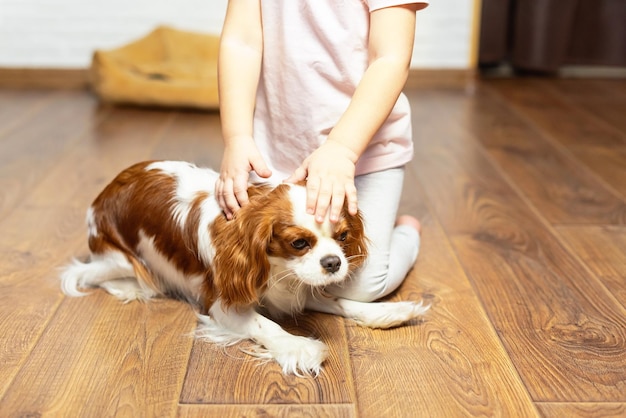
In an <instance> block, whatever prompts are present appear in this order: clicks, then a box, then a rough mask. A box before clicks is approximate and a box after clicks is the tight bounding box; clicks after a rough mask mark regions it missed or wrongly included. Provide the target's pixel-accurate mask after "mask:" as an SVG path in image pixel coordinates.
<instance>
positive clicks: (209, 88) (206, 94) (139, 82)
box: [90, 26, 219, 109]
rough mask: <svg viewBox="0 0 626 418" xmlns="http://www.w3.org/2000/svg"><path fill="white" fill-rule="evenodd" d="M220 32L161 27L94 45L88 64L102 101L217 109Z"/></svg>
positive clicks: (94, 87)
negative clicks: (108, 45) (114, 44)
mask: <svg viewBox="0 0 626 418" xmlns="http://www.w3.org/2000/svg"><path fill="white" fill-rule="evenodd" d="M218 47H219V37H218V36H213V35H206V34H200V33H193V32H188V31H182V30H178V29H174V28H171V27H167V26H161V27H158V28H156V29H155V30H154V31H152V32H151V33H149V34H148V35H147V36H145V37H143V38H141V39H138V40H136V41H134V42H131V43H130V44H128V45H125V46H122V47H121V48H117V49H113V50H106V51H105V50H97V51H95V53H94V55H93V60H92V64H91V68H90V75H91V83H92V87H93V90H94V92H95V93H96V94H97V96H98V97H99V98H100V99H101V100H102V101H104V102H109V103H126V104H136V105H145V106H160V107H188V108H199V109H217V108H218V106H219V103H218V95H217V55H218Z"/></svg>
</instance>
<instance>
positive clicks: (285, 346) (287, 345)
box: [250, 335, 328, 377]
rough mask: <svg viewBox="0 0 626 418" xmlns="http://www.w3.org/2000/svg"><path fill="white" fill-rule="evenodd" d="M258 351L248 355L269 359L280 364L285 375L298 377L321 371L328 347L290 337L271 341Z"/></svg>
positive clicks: (317, 373) (312, 340)
mask: <svg viewBox="0 0 626 418" xmlns="http://www.w3.org/2000/svg"><path fill="white" fill-rule="evenodd" d="M260 350H261V351H264V353H263V354H261V353H259V352H258V351H257V352H255V353H250V354H253V355H257V356H260V357H267V358H269V357H271V358H273V359H274V360H276V361H277V362H278V364H280V366H281V367H282V369H283V373H285V374H294V375H296V376H299V377H304V376H311V375H312V376H317V375H319V374H320V371H321V370H322V363H323V362H324V360H326V357H328V347H327V346H326V344H324V343H323V342H321V341H318V340H315V339H313V338H307V337H299V336H295V335H290V336H288V337H279V338H275V339H273V341H272V342H271V343H267V344H265V346H264V347H263V348H261V349H260Z"/></svg>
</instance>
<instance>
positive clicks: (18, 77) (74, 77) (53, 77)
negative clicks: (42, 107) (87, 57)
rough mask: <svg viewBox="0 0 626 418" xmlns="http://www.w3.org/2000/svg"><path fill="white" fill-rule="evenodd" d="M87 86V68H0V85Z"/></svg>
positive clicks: (60, 87)
mask: <svg viewBox="0 0 626 418" xmlns="http://www.w3.org/2000/svg"><path fill="white" fill-rule="evenodd" d="M88 86H89V72H88V70H87V69H82V68H80V69H65V68H64V69H52V68H0V87H5V88H6V87H9V88H24V89H26V88H43V89H85V88H87V87H88Z"/></svg>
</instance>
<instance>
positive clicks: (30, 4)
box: [0, 0, 478, 68]
mask: <svg viewBox="0 0 626 418" xmlns="http://www.w3.org/2000/svg"><path fill="white" fill-rule="evenodd" d="M286 1H288V0H286ZM312 1H314V0H312ZM473 1H478V0H431V2H432V4H431V5H430V6H429V7H428V8H427V9H425V10H422V11H420V12H419V13H418V23H417V33H416V42H415V51H414V59H413V67H415V68H420V67H421V68H467V67H468V66H469V64H470V37H471V27H472V22H471V18H472V13H471V11H472V2H473ZM226 4H227V0H0V67H27V68H28V67H43V68H84V67H87V66H88V65H89V62H90V60H91V55H92V52H93V50H94V49H97V48H104V49H106V48H114V47H117V46H120V45H123V44H125V43H127V42H129V41H131V40H133V39H136V38H139V37H141V36H143V35H145V34H146V33H148V32H149V31H150V30H152V29H153V28H154V27H155V26H157V25H160V24H169V25H172V26H175V27H177V28H180V29H188V30H194V31H200V32H205V33H215V34H217V33H219V31H220V29H221V26H222V21H223V18H224V13H225V10H226Z"/></svg>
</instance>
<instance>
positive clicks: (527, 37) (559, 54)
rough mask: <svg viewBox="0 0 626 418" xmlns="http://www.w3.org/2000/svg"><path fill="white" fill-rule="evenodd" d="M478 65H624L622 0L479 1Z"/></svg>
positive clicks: (547, 68)
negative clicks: (480, 10) (480, 6)
mask: <svg viewBox="0 0 626 418" xmlns="http://www.w3.org/2000/svg"><path fill="white" fill-rule="evenodd" d="M478 61H479V65H480V66H481V67H483V68H485V67H490V66H496V65H500V64H503V63H509V64H510V65H511V66H512V67H513V68H514V69H516V70H520V71H535V72H546V73H551V72H556V71H558V70H559V68H560V67H562V66H564V65H585V66H618V67H621V66H626V0H593V1H584V0H482V12H481V29H480V44H479V58H478Z"/></svg>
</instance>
